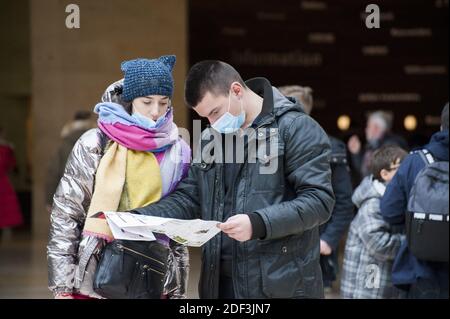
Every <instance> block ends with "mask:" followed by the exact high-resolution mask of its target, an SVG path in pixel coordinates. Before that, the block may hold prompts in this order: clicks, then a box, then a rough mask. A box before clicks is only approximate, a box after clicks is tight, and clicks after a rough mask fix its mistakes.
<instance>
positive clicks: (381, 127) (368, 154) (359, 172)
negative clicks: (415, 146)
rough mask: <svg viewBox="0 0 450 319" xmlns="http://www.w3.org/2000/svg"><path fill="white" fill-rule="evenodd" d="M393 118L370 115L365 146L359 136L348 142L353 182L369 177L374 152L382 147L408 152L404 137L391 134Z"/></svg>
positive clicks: (357, 182) (384, 115) (354, 136)
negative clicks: (395, 147) (391, 147)
mask: <svg viewBox="0 0 450 319" xmlns="http://www.w3.org/2000/svg"><path fill="white" fill-rule="evenodd" d="M391 128H392V117H391V116H390V115H389V114H388V113H386V112H384V111H375V112H373V113H371V114H370V115H369V118H368V119H367V125H366V129H365V137H366V144H365V145H364V146H363V145H362V142H361V140H360V138H359V137H358V135H353V136H351V137H350V139H349V140H348V143H347V146H348V150H349V151H350V159H351V162H350V164H351V168H352V174H354V176H353V182H354V183H355V185H356V184H359V182H360V181H361V180H362V179H363V178H364V177H365V176H367V175H369V168H370V162H371V160H372V155H373V152H374V151H376V150H377V149H378V148H380V147H381V146H386V145H395V146H399V147H401V148H403V149H405V150H408V144H407V142H406V141H405V139H403V138H402V137H400V136H398V135H395V134H393V133H392V132H391Z"/></svg>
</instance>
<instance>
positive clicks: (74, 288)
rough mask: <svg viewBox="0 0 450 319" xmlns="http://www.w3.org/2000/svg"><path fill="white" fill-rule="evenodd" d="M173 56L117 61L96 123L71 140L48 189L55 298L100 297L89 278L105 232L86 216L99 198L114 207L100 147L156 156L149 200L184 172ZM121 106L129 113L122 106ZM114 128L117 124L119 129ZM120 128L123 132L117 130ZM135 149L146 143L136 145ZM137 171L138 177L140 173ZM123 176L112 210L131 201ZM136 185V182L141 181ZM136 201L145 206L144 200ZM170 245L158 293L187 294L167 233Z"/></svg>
mask: <svg viewBox="0 0 450 319" xmlns="http://www.w3.org/2000/svg"><path fill="white" fill-rule="evenodd" d="M174 63H175V57H174V56H163V57H161V58H159V59H154V60H146V59H138V60H132V61H127V62H124V63H122V70H123V71H124V73H125V79H123V80H121V81H118V82H116V83H114V84H112V85H110V86H109V87H108V88H107V90H106V91H105V93H104V95H103V96H102V102H103V103H99V104H98V105H97V106H96V108H95V111H96V112H97V113H98V114H99V128H97V129H92V130H90V131H88V132H86V133H85V134H84V135H83V136H81V138H80V139H79V140H78V141H77V143H76V144H75V146H74V148H73V150H72V153H71V155H70V157H69V159H68V161H67V164H66V168H65V173H64V176H63V177H62V179H61V181H60V183H59V186H58V188H57V191H56V193H55V195H54V201H53V208H52V213H51V227H50V238H49V243H48V247H47V259H48V271H49V289H50V290H51V291H52V292H53V293H54V295H55V297H56V298H87V297H90V298H101V297H100V296H99V295H97V294H96V293H95V292H94V290H93V280H94V275H95V270H96V267H97V263H98V261H99V258H100V253H101V251H102V248H103V247H104V246H105V244H106V243H107V239H108V238H109V237H108V236H107V235H108V232H107V231H106V232H103V233H102V232H101V231H99V230H98V229H96V228H95V226H92V225H95V223H94V224H92V223H90V219H93V218H92V216H91V215H92V214H91V213H90V212H91V211H93V210H96V209H98V210H97V211H100V210H99V208H103V207H104V206H102V205H105V202H108V203H107V204H106V208H109V209H106V208H105V209H103V210H101V211H110V210H112V209H111V207H110V206H108V205H110V202H111V200H110V198H109V197H108V196H109V195H110V194H108V192H107V190H108V184H111V183H112V182H110V180H108V179H106V182H105V183H103V184H102V183H101V179H102V178H103V176H99V175H100V173H99V171H100V170H101V169H100V168H99V167H101V166H102V165H103V166H105V165H106V164H101V163H102V159H104V161H103V162H106V157H107V156H105V154H107V153H108V154H110V153H111V152H112V151H111V149H112V148H113V147H117V150H120V149H122V150H125V152H128V153H125V154H128V155H127V156H128V157H127V159H126V161H124V162H126V163H128V162H131V160H130V159H132V158H133V157H130V156H136V154H141V153H142V155H143V156H144V155H145V156H148V155H150V156H152V158H153V160H154V162H155V163H157V164H155V165H156V166H154V167H159V168H160V170H161V177H159V170H158V172H152V174H151V176H149V179H150V180H152V181H151V185H152V187H156V189H157V191H156V193H157V197H155V196H156V195H155V196H153V195H152V194H150V195H152V196H153V197H152V201H155V198H156V199H157V198H161V196H166V195H167V194H169V193H170V192H172V191H173V190H174V188H175V187H176V185H177V184H178V182H179V181H180V180H181V179H182V178H183V177H184V176H185V174H186V171H187V168H188V165H189V161H190V149H189V147H188V146H187V144H186V143H184V142H183V141H182V140H181V138H179V136H178V129H177V127H176V125H175V124H174V123H173V114H172V113H173V110H172V107H171V106H170V104H169V103H170V97H171V95H172V90H173V78H172V74H171V72H172V68H173V66H174ZM155 101H156V102H155ZM154 103H157V105H158V106H157V110H156V111H155V109H154V108H153V109H152V108H151V105H153V104H154ZM158 103H159V104H158ZM166 104H167V106H166ZM124 110H126V111H127V112H128V114H125V113H124ZM150 110H152V111H150ZM158 112H159V114H158ZM143 115H144V116H143ZM127 121H129V122H130V123H131V124H130V123H128V122H127ZM124 123H125V124H126V125H129V126H126V125H124ZM160 127H161V129H159V128H160ZM118 129H119V130H122V131H119V133H117V130H118ZM136 129H140V130H141V131H136ZM142 129H145V130H144V131H143V130H142ZM133 130H134V131H133ZM136 132H144V133H145V134H147V133H148V132H151V133H152V134H151V135H149V136H150V137H151V138H149V136H145V138H144V137H142V138H138V139H137V140H136V136H138V137H140V136H139V134H136ZM133 133H134V135H133ZM119 134H123V135H120V136H119V137H117V136H118V135H119ZM130 136H131V139H130ZM116 137H117V138H116ZM133 138H134V139H135V140H133ZM143 140H145V141H147V142H146V143H150V144H146V145H140V143H141V144H142V143H144V142H142V141H143ZM149 145H150V146H149ZM136 150H141V151H143V150H145V151H144V152H136ZM152 150H153V151H152ZM119 153H120V152H119V151H117V152H116V154H114V153H112V154H113V156H112V157H111V158H114V156H118V155H117V154H119ZM173 153H176V155H179V156H181V157H178V158H181V160H179V162H178V163H168V162H169V161H168V160H167V159H165V158H166V157H167V158H168V157H169V155H171V156H172V158H173V155H174V154H173ZM155 154H156V155H155ZM142 158H144V157H142ZM145 158H147V157H145ZM125 165H128V164H125ZM125 165H124V175H125V172H126V174H127V176H128V174H129V173H130V171H129V167H128V166H127V167H126V168H125ZM130 165H131V164H130ZM116 166H117V165H116ZM105 167H108V166H105ZM111 167H112V166H111ZM137 167H140V166H137ZM127 169H128V170H127ZM164 170H165V171H164ZM106 171H107V170H106ZM156 174H158V176H157V177H155V176H156ZM130 175H131V174H130ZM107 176H109V175H107ZM144 176H145V175H144ZM139 177H140V178H142V176H139ZM124 180H125V182H124V181H122V184H123V185H124V186H123V191H122V194H119V196H117V194H116V196H112V198H113V200H112V201H114V197H118V198H117V200H116V201H115V202H116V204H115V206H113V207H117V208H116V209H115V210H117V211H125V210H129V209H131V208H132V207H130V206H129V205H128V206H127V205H126V204H127V203H128V204H129V203H130V201H132V199H133V198H132V195H133V193H132V191H131V188H130V191H129V194H126V196H124V193H125V189H126V187H130V186H131V185H129V184H131V181H127V180H126V178H125V177H124ZM135 180H136V179H135ZM135 180H134V181H135ZM153 180H156V181H157V182H153ZM122 184H120V185H122ZM99 185H105V187H104V188H106V191H105V189H101V190H98V189H97V188H99ZM154 185H156V186H154ZM137 186H139V187H141V188H142V184H139V185H137ZM137 186H136V187H135V190H138V191H137V192H136V191H135V192H134V193H141V191H140V189H141V188H139V187H137ZM158 187H159V188H158ZM121 189H122V188H121ZM152 189H153V188H152ZM102 192H103V193H106V196H104V197H106V198H105V199H106V200H103V202H102V200H101V193H102ZM158 192H159V193H158ZM99 194H100V195H99ZM139 197H143V196H142V194H139ZM99 198H100V199H99ZM124 198H125V199H126V200H125V199H124ZM94 202H96V203H94ZM124 203H125V204H124ZM136 203H139V205H142V206H144V205H143V202H136ZM121 209H123V210H121ZM109 239H110V240H111V238H109ZM169 245H170V253H169V259H168V272H167V275H166V278H165V284H164V295H165V297H167V298H186V289H187V281H188V272H189V255H188V250H187V248H186V247H184V246H181V245H179V244H176V243H174V242H173V241H170V244H169Z"/></svg>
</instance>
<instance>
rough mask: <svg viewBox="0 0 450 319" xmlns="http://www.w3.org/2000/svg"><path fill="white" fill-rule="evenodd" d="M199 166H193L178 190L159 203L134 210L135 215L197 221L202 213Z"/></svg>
mask: <svg viewBox="0 0 450 319" xmlns="http://www.w3.org/2000/svg"><path fill="white" fill-rule="evenodd" d="M197 169H198V168H197V166H196V164H191V166H190V167H189V171H188V174H187V176H186V178H184V179H183V180H182V181H181V182H180V183H179V184H178V187H177V188H176V190H175V191H174V192H173V193H171V194H169V195H168V196H166V197H165V198H163V199H161V200H160V201H159V202H157V203H154V204H150V205H148V206H145V207H141V208H138V209H133V210H132V211H131V212H132V213H134V214H142V215H150V216H159V217H166V218H176V219H196V218H198V214H199V212H200V199H199V192H198V185H197V172H196V170H197Z"/></svg>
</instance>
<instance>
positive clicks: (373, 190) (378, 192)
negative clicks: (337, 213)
mask: <svg viewBox="0 0 450 319" xmlns="http://www.w3.org/2000/svg"><path fill="white" fill-rule="evenodd" d="M385 190H386V186H385V185H384V184H383V183H381V182H379V181H378V180H376V179H374V178H373V176H372V175H371V176H366V177H365V178H364V179H363V181H362V182H361V184H359V186H358V187H357V188H356V189H355V192H354V193H353V196H352V201H353V204H355V205H356V206H357V207H358V208H359V207H361V206H362V204H363V203H364V202H365V201H367V200H369V199H372V198H380V197H381V196H383V194H384V191H385Z"/></svg>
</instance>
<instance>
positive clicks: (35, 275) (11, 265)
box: [0, 233, 339, 299]
mask: <svg viewBox="0 0 450 319" xmlns="http://www.w3.org/2000/svg"><path fill="white" fill-rule="evenodd" d="M46 244H47V242H46V241H45V240H40V241H36V240H30V238H29V236H28V235H27V234H23V233H13V235H12V238H10V239H8V240H7V241H1V242H0V299H22V298H27V299H45V298H51V297H52V295H51V293H50V292H49V290H48V289H47V261H46ZM190 252H191V273H190V282H189V287H188V296H189V297H190V298H198V293H197V285H198V279H199V275H200V271H199V269H200V250H199V249H191V250H190ZM326 297H327V298H339V295H338V294H337V293H336V292H334V291H333V292H330V293H327V296H326Z"/></svg>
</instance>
